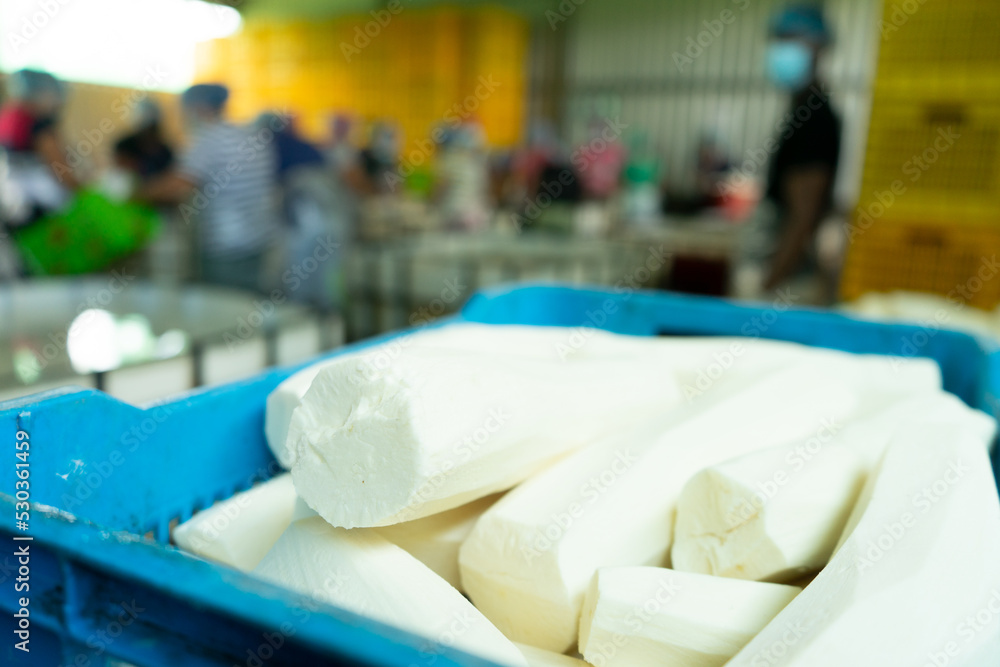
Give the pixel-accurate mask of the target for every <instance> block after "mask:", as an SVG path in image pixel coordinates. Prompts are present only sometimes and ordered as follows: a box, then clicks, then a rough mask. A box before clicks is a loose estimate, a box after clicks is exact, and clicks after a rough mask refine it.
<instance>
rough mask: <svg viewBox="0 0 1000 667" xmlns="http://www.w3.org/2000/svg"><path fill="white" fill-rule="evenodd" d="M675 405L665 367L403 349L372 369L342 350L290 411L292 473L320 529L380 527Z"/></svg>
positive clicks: (488, 486) (511, 480) (459, 499)
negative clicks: (318, 519)
mask: <svg viewBox="0 0 1000 667" xmlns="http://www.w3.org/2000/svg"><path fill="white" fill-rule="evenodd" d="M553 397H559V398H558V399H556V400H553ZM679 401H680V394H679V389H678V387H677V384H676V381H675V380H674V379H673V378H671V377H670V376H669V374H665V373H663V372H662V371H661V370H659V369H656V368H650V367H643V368H638V367H637V366H636V365H635V364H619V363H615V362H612V361H607V362H605V361H592V362H587V363H586V364H575V363H562V362H541V361H538V360H533V359H530V360H529V359H522V358H515V357H503V358H499V359H496V358H490V357H488V356H485V355H481V354H471V353H469V354H465V353H457V352H454V351H444V350H430V349H426V350H423V349H411V350H407V351H405V352H404V353H403V354H401V355H400V356H399V357H398V358H397V359H395V360H394V362H393V363H392V364H391V365H390V366H389V367H388V368H387V369H385V370H384V371H383V370H380V371H377V372H375V373H374V374H372V373H371V368H370V367H367V366H365V365H364V364H363V363H362V362H360V361H359V360H358V359H355V358H352V357H346V358H343V359H341V360H339V361H338V362H335V363H331V364H329V365H326V366H324V367H323V368H321V369H320V371H319V373H318V374H317V375H316V378H315V379H314V380H313V382H312V385H311V386H310V388H309V390H308V391H307V392H306V395H305V396H304V397H303V399H302V404H301V405H300V406H299V407H297V408H296V409H295V411H294V413H293V415H292V421H291V424H290V426H289V438H290V439H291V440H292V441H293V442H295V443H296V452H297V454H296V460H295V464H294V466H293V468H292V478H293V480H294V482H295V488H296V490H297V491H298V493H299V495H300V496H301V497H302V498H303V499H304V500H305V501H306V502H307V503H308V504H309V506H310V507H312V508H313V509H314V510H316V512H317V513H318V514H320V515H321V516H322V517H323V518H325V519H326V520H327V521H328V522H330V523H331V524H332V525H335V526H342V527H346V528H353V527H358V526H385V525H390V524H393V523H399V522H401V521H408V520H413V519H419V518H421V517H424V516H428V515H430V514H434V513H437V512H442V511H445V510H449V509H452V508H454V507H458V506H459V505H463V504H465V503H468V502H471V501H473V500H476V499H478V498H482V497H483V496H486V495H489V494H491V493H495V492H497V491H503V490H506V489H509V488H510V487H512V486H514V485H516V484H518V483H519V482H521V481H523V480H524V479H526V478H528V477H530V476H531V475H533V474H535V473H537V472H538V471H540V470H542V469H543V468H545V467H547V466H548V465H551V463H553V462H554V461H555V460H557V459H558V458H560V457H562V456H565V455H566V454H568V453H569V452H571V451H573V450H575V449H579V448H580V447H582V446H584V445H586V444H589V443H590V442H592V441H594V440H595V439H596V438H599V437H601V436H603V435H608V434H610V433H614V432H615V431H617V430H620V429H622V428H623V427H625V426H627V425H628V424H630V423H633V422H635V421H637V420H643V419H648V418H649V415H651V414H653V415H655V414H659V413H663V412H666V411H668V410H670V409H671V408H672V407H674V406H675V405H676V404H677V403H678V402H679Z"/></svg>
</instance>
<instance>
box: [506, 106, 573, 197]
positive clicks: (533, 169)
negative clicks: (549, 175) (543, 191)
mask: <svg viewBox="0 0 1000 667" xmlns="http://www.w3.org/2000/svg"><path fill="white" fill-rule="evenodd" d="M565 152H566V151H564V150H563V149H562V146H561V145H560V143H559V136H558V134H557V133H556V129H555V127H553V125H552V123H551V122H549V121H548V120H536V121H534V122H533V123H532V124H531V128H530V129H529V130H528V145H527V146H525V147H524V148H523V149H521V150H519V151H518V152H517V153H516V154H515V155H514V158H513V161H512V165H511V171H512V172H513V177H514V192H513V193H511V196H512V199H513V200H514V201H516V202H520V201H521V200H522V199H525V198H527V199H532V200H533V199H534V198H535V197H536V196H537V195H538V186H539V183H540V182H541V179H542V173H543V172H544V171H545V169H546V168H547V167H549V166H551V165H553V164H558V165H560V166H563V165H564V163H566V162H568V161H569V160H568V158H566V157H565Z"/></svg>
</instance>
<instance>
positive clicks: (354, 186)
mask: <svg viewBox="0 0 1000 667" xmlns="http://www.w3.org/2000/svg"><path fill="white" fill-rule="evenodd" d="M353 133H354V119H353V118H352V117H351V116H349V115H348V114H346V113H338V114H335V115H334V116H333V118H332V119H331V120H330V143H329V144H328V145H327V146H326V161H327V164H328V165H329V167H330V169H331V170H332V171H333V174H334V177H335V178H336V179H337V180H338V181H339V182H340V184H342V185H345V186H347V187H348V188H350V190H352V191H353V192H356V193H358V194H370V193H371V183H369V181H368V177H367V175H366V174H365V172H364V170H363V169H362V166H361V155H360V152H359V151H358V149H357V147H356V146H355V145H354V143H353V141H352V138H351V135H352V134H353ZM345 194H350V193H347V192H345ZM352 199H353V198H352Z"/></svg>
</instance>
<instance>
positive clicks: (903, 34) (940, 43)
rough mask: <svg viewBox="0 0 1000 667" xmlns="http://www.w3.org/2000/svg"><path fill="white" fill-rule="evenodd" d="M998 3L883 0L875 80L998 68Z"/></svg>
mask: <svg viewBox="0 0 1000 667" xmlns="http://www.w3.org/2000/svg"><path fill="white" fill-rule="evenodd" d="M998 25H1000V2H997V1H996V0H886V2H885V9H884V12H883V16H882V22H881V24H880V26H879V28H880V32H881V36H882V38H881V43H880V54H879V76H880V77H881V76H892V75H894V74H896V73H901V72H905V71H907V70H919V71H921V72H922V73H923V75H924V76H925V77H927V76H935V75H937V74H938V73H940V74H942V75H945V76H947V75H949V74H951V73H952V72H953V71H955V70H956V69H970V68H971V69H980V70H987V71H989V70H995V69H996V68H997V67H998V66H1000V40H998V39H997V35H996V31H997V26H998Z"/></svg>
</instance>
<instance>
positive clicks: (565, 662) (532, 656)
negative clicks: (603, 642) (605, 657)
mask: <svg viewBox="0 0 1000 667" xmlns="http://www.w3.org/2000/svg"><path fill="white" fill-rule="evenodd" d="M514 646H516V647H517V648H518V649H520V651H521V653H522V654H523V655H524V659H525V660H527V661H528V667H588V664H587V663H586V662H584V661H583V660H580V659H579V658H571V657H570V656H568V655H563V654H562V653H553V652H552V651H546V650H545V649H540V648H535V647H534V646H528V645H527V644H516V643H515V644H514Z"/></svg>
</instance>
